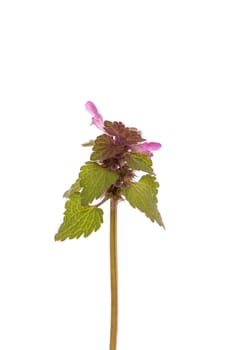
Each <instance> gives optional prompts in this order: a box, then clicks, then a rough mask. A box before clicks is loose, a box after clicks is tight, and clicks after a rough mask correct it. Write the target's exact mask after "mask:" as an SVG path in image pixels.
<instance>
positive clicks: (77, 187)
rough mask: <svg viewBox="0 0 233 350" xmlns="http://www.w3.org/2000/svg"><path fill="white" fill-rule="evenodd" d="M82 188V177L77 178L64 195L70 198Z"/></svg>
mask: <svg viewBox="0 0 233 350" xmlns="http://www.w3.org/2000/svg"><path fill="white" fill-rule="evenodd" d="M80 190H81V187H80V179H78V180H76V181H75V183H74V184H73V185H72V186H71V187H70V189H69V190H68V191H66V192H65V193H64V194H63V197H65V198H70V196H71V195H72V194H74V193H76V192H79V191H80Z"/></svg>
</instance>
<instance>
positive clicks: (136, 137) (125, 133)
mask: <svg viewBox="0 0 233 350" xmlns="http://www.w3.org/2000/svg"><path fill="white" fill-rule="evenodd" d="M104 130H105V131H106V132H107V133H108V134H109V135H112V136H115V137H117V139H120V140H122V141H123V143H124V142H125V143H127V144H128V145H132V144H135V143H138V142H142V141H145V139H143V138H142V136H141V132H140V131H139V130H137V129H136V128H128V127H126V126H125V125H124V124H123V123H122V122H110V121H108V120H105V122H104Z"/></svg>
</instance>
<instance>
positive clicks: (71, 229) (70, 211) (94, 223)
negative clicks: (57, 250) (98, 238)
mask: <svg viewBox="0 0 233 350" xmlns="http://www.w3.org/2000/svg"><path fill="white" fill-rule="evenodd" d="M65 207H66V211H65V213H64V221H63V223H62V224H61V226H60V228H59V230H58V233H57V234H56V235H55V241H64V240H65V239H66V238H69V239H72V238H79V237H80V236H81V235H82V234H83V235H84V237H87V236H89V235H90V233H92V232H93V231H97V230H98V229H99V228H100V226H101V224H102V222H103V210H102V209H100V208H96V207H88V206H85V207H83V206H81V198H80V193H74V194H72V195H71V196H70V199H69V200H68V201H67V202H66V205H65Z"/></svg>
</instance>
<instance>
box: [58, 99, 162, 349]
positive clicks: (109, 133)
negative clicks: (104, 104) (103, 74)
mask: <svg viewBox="0 0 233 350" xmlns="http://www.w3.org/2000/svg"><path fill="white" fill-rule="evenodd" d="M86 109H87V111H88V112H89V113H90V114H91V115H92V123H91V124H94V125H95V126H96V127H97V128H98V129H100V130H101V132H102V133H101V135H99V136H97V138H96V139H95V140H91V141H89V142H87V143H85V144H83V146H91V147H92V153H91V156H90V160H89V161H87V162H86V163H85V164H84V165H83V166H82V167H81V169H80V173H79V176H78V179H77V180H76V182H75V183H74V184H73V185H72V186H71V188H70V189H69V190H68V191H66V192H65V193H64V197H66V198H67V199H68V200H67V202H66V204H65V208H66V210H65V213H64V221H63V223H62V224H61V226H60V227H59V230H58V232H57V234H56V235H55V240H56V241H64V240H65V239H66V238H69V239H72V238H79V237H80V236H81V235H84V237H87V236H89V235H90V234H91V233H92V232H93V231H97V230H98V229H99V228H100V226H101V224H102V223H103V210H102V209H101V208H100V206H101V205H102V204H103V203H105V202H106V201H108V200H110V278H111V326H110V347H109V349H110V350H116V346H117V324H118V282H117V275H118V272H117V205H118V203H119V202H120V201H122V200H127V201H128V202H129V204H130V205H131V206H132V207H133V208H137V209H139V210H140V211H141V212H143V213H144V214H145V215H146V216H147V217H148V218H149V219H150V220H151V221H152V222H154V221H156V222H157V223H158V224H159V225H160V226H162V227H163V228H165V227H164V224H163V220H162V217H161V215H160V213H159V210H158V206H157V204H158V200H157V194H158V187H159V184H158V182H157V180H156V175H155V173H154V170H153V168H152V160H151V158H152V156H153V151H157V150H159V149H160V147H161V144H160V143H157V142H146V140H145V139H144V138H142V134H141V132H140V131H138V130H137V129H136V128H134V127H126V126H125V125H124V124H123V123H122V122H111V121H108V120H105V121H104V120H103V118H102V116H101V114H100V113H99V111H98V109H97V108H96V106H95V105H94V103H92V102H87V103H86ZM138 171H142V172H144V175H142V176H141V178H140V179H139V180H138V176H137V175H138ZM98 199H99V201H97V202H96V200H98ZM93 201H94V203H93Z"/></svg>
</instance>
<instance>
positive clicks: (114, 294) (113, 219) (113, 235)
mask: <svg viewBox="0 0 233 350" xmlns="http://www.w3.org/2000/svg"><path fill="white" fill-rule="evenodd" d="M117 202H118V199H116V198H112V199H111V201H110V276H111V330H110V347H109V349H110V350H116V346H117V323H118V281H117V275H118V273H117Z"/></svg>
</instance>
